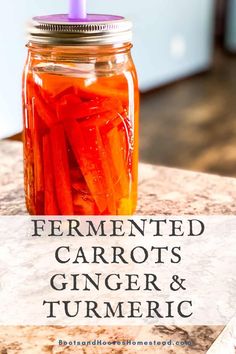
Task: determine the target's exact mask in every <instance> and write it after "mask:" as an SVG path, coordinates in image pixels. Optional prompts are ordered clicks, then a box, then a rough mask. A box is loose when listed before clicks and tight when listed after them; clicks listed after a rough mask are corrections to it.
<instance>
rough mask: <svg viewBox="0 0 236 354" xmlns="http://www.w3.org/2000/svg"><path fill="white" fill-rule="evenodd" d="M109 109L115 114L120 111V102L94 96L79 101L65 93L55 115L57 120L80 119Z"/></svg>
mask: <svg viewBox="0 0 236 354" xmlns="http://www.w3.org/2000/svg"><path fill="white" fill-rule="evenodd" d="M111 110H112V111H114V112H116V114H118V113H121V112H122V110H123V107H122V104H121V102H120V101H119V100H117V99H113V98H96V99H93V100H90V101H88V102H81V100H80V99H79V98H78V97H76V96H74V95H73V96H71V95H66V96H64V97H63V98H62V99H61V100H60V102H59V104H58V106H57V115H58V119H59V120H66V119H81V118H86V117H91V116H94V115H98V114H102V113H104V112H108V111H111Z"/></svg>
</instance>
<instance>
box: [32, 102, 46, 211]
mask: <svg viewBox="0 0 236 354" xmlns="http://www.w3.org/2000/svg"><path fill="white" fill-rule="evenodd" d="M33 115H34V120H33V125H34V126H33V130H32V138H33V155H34V192H35V206H36V213H37V214H43V210H42V208H43V204H42V203H43V192H44V180H43V160H42V145H41V144H42V139H41V131H40V122H39V119H40V118H39V116H38V114H37V111H36V110H35V107H34V106H33Z"/></svg>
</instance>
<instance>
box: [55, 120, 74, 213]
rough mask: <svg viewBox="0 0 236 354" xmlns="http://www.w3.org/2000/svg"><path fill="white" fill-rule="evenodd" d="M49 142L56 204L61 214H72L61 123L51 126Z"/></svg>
mask: <svg viewBox="0 0 236 354" xmlns="http://www.w3.org/2000/svg"><path fill="white" fill-rule="evenodd" d="M50 143H51V147H52V163H53V169H54V180H55V186H56V195H57V202H58V206H59V209H60V212H61V213H62V215H73V204H72V194H71V183H70V172H69V163H68V156H67V146H66V139H65V134H64V130H63V127H62V125H55V126H53V127H52V128H51V131H50Z"/></svg>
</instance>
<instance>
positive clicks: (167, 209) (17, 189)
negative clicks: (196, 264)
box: [0, 141, 236, 354]
mask: <svg viewBox="0 0 236 354" xmlns="http://www.w3.org/2000/svg"><path fill="white" fill-rule="evenodd" d="M0 160H1V169H0V180H1V183H0V215H24V214H26V213H27V212H26V209H25V204H24V192H23V168H22V166H23V163H22V144H21V143H20V142H12V141H2V142H0ZM235 201H236V179H233V178H226V177H219V176H214V175H207V174H201V173H196V172H190V171H184V170H178V169H171V168H165V167H159V166H152V165H146V164H140V182H139V206H138V211H137V212H138V214H146V215H157V214H172V215H180V214H182V215H184V214H185V215H190V214H204V215H207V214H209V215H212V214H227V215H234V214H235V213H236V202H235ZM222 329H223V328H222V327H221V326H214V327H209V326H191V327H190V326H189V327H182V328H179V327H177V326H146V327H88V326H87V327H85V326H80V327H69V328H68V327H55V326H54V327H53V326H44V327H34V326H30V327H29V326H28V327H25V326H18V327H4V326H2V327H0V354H15V353H22V354H38V353H40V354H42V353H58V354H59V353H61V354H62V353H63V354H66V353H77V354H80V353H81V354H94V353H96V354H100V353H101V354H130V353H142V354H144V353H156V352H158V353H161V354H162V353H163V354H175V353H176V354H203V353H206V351H207V350H208V349H209V347H210V346H211V345H212V343H213V342H214V341H215V339H216V338H217V336H218V335H219V333H220V332H221V331H222ZM60 338H61V339H64V340H70V339H73V340H75V339H80V340H94V339H95V338H96V339H104V340H122V339H123V340H124V339H126V340H127V339H133V340H135V339H137V338H138V340H142V339H143V340H145V339H147V338H148V340H157V341H165V340H170V339H172V340H174V341H176V340H178V341H191V342H192V343H193V345H192V346H191V347H174V350H173V347H168V346H166V347H160V348H158V349H153V348H152V347H149V348H148V347H122V346H121V347H118V348H117V347H116V348H109V347H89V348H86V347H83V348H81V347H69V346H67V347H59V346H58V345H57V342H56V341H57V340H58V339H60ZM171 348H172V349H171ZM222 354H223V353H222Z"/></svg>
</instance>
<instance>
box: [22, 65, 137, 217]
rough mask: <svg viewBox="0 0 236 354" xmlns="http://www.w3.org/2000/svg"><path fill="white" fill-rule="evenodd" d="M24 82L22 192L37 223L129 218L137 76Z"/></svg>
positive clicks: (47, 75)
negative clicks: (50, 218) (54, 218)
mask: <svg viewBox="0 0 236 354" xmlns="http://www.w3.org/2000/svg"><path fill="white" fill-rule="evenodd" d="M129 75H130V76H131V79H132V85H130V82H129V80H128V79H127V75H125V74H122V75H115V76H110V77H98V78H96V79H95V80H90V79H84V78H76V77H71V76H70V77H69V76H66V75H58V74H56V75H55V74H53V73H51V72H40V71H32V72H30V71H29V72H28V73H27V74H26V77H25V89H24V108H25V110H24V111H25V130H24V132H25V134H24V140H25V144H24V156H25V190H26V202H27V207H28V210H29V212H30V213H31V214H36V215H130V214H133V213H134V211H135V209H136V203H137V169H138V113H139V112H138V87H137V79H136V74H135V70H134V71H133V72H132V71H131V72H130V73H129Z"/></svg>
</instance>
